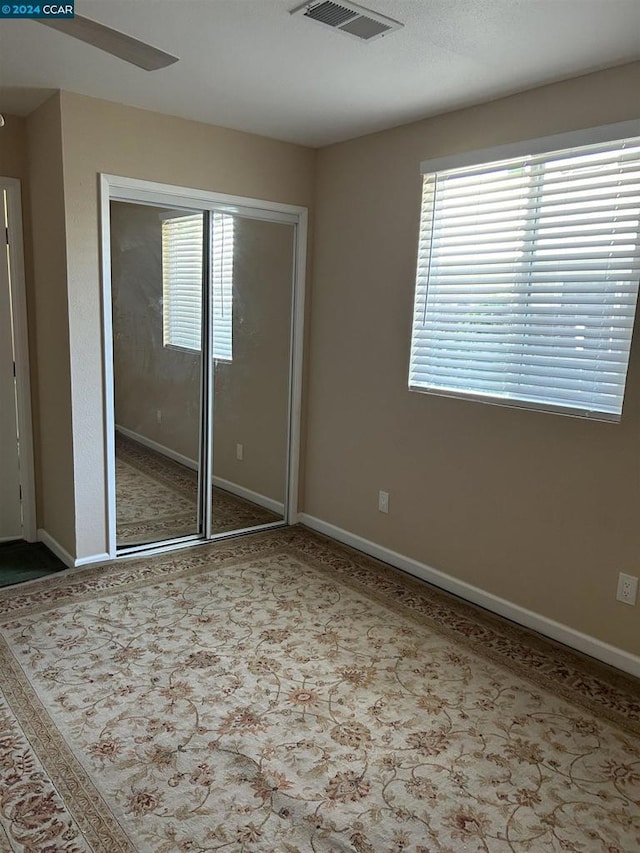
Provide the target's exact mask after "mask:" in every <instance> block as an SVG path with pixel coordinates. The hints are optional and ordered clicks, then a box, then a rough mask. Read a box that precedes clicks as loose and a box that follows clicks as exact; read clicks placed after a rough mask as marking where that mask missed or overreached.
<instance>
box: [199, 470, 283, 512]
mask: <svg viewBox="0 0 640 853" xmlns="http://www.w3.org/2000/svg"><path fill="white" fill-rule="evenodd" d="M213 485H214V486H215V487H216V488H217V489H224V490H225V492H231V494H232V495H237V497H239V498H244V499H245V500H246V501H251V503H254V504H258V506H262V507H264V508H265V509H270V510H271V512H275V513H277V514H278V515H282V516H284V504H283V503H280V502H279V501H276V500H274V499H273V498H268V497H267V496H266V495H261V494H259V493H258V492H253V491H252V490H251V489H246V488H245V487H244V486H239V485H238V484H237V483H232V482H231V481H230V480H223V479H222V477H214V478H213Z"/></svg>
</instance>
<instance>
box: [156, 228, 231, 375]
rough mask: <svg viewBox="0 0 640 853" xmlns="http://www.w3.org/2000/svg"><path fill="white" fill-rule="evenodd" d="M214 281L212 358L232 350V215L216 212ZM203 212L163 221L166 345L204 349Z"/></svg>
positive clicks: (227, 358) (227, 357)
mask: <svg viewBox="0 0 640 853" xmlns="http://www.w3.org/2000/svg"><path fill="white" fill-rule="evenodd" d="M211 218H212V221H213V237H212V243H211V285H212V313H213V318H212V324H213V357H214V358H216V359H222V360H225V361H231V358H232V354H233V243H234V222H233V217H232V216H228V215H226V214H223V213H213V214H212V217H211ZM203 239H204V235H203V217H202V214H200V213H197V214H190V215H188V216H180V217H176V218H169V219H165V220H163V222H162V277H163V321H164V329H163V335H164V345H165V346H171V347H180V348H182V349H189V350H200V349H201V340H202V263H203V260H202V247H203Z"/></svg>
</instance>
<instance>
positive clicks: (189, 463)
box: [116, 424, 198, 471]
mask: <svg viewBox="0 0 640 853" xmlns="http://www.w3.org/2000/svg"><path fill="white" fill-rule="evenodd" d="M116 432H120V433H122V435H126V437H127V438H131V439H133V441H137V442H138V444H142V445H144V446H145V447H148V448H149V449H150V450H155V451H156V453H160V454H161V455H162V456H167V457H168V458H169V459H173V461H174V462H179V463H180V465H184V466H185V467H186V468H191V469H192V470H193V471H197V470H198V463H197V462H196V460H195V459H189V457H188V456H183V455H182V453H177V452H176V451H175V450H171V448H170V447H165V445H164V444H159V443H158V442H157V441H153V439H151V438H147V436H146V435H140V433H139V432H134V431H133V430H132V429H128V428H127V427H123V426H118V425H117V424H116Z"/></svg>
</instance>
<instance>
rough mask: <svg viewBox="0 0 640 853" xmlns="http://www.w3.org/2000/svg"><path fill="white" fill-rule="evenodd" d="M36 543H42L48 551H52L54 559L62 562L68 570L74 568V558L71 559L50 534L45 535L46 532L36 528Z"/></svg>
mask: <svg viewBox="0 0 640 853" xmlns="http://www.w3.org/2000/svg"><path fill="white" fill-rule="evenodd" d="M38 542H42V544H43V545H46V546H47V548H48V549H49V550H50V551H53V553H54V554H55V555H56V557H57V558H58V559H59V560H62V562H63V563H64V564H65V566H67V567H68V568H70V569H71V568H73V566H75V557H72V556H71V554H70V553H69V552H68V551H67V550H66V549H65V548H63V547H62V545H61V544H60V543H59V542H58V541H57V540H56V539H54V538H53V536H51V534H49V533H47V531H46V530H42V528H38Z"/></svg>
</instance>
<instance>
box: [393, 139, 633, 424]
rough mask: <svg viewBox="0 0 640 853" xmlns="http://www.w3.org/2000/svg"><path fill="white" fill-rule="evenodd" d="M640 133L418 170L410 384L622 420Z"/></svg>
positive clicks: (631, 295)
mask: <svg viewBox="0 0 640 853" xmlns="http://www.w3.org/2000/svg"><path fill="white" fill-rule="evenodd" d="M639 221H640V139H637V138H635V139H627V140H622V141H620V140H618V141H616V142H613V143H611V142H608V143H603V144H598V145H592V146H583V147H580V148H572V149H566V150H563V151H555V152H552V153H547V154H543V155H536V156H527V157H518V158H516V159H512V160H508V161H503V162H498V163H486V164H484V165H482V166H474V167H467V168H464V169H449V170H447V171H442V172H435V173H432V174H425V176H424V188H423V199H422V212H421V224H420V238H419V251H418V269H417V277H416V294H415V303H414V317H413V335H412V344H411V363H410V371H409V387H410V388H412V389H416V390H428V391H432V392H436V393H443V394H449V395H453V396H463V397H472V398H476V399H485V400H489V401H494V402H503V403H507V404H509V405H520V406H525V407H531V408H542V409H546V410H552V411H561V412H566V413H570V414H581V415H585V416H593V417H598V418H601V419H605V420H619V419H620V416H621V412H622V403H623V397H624V388H625V381H626V374H627V367H628V362H629V350H630V345H631V335H632V330H633V322H634V316H635V307H636V300H637V294H638V277H639V272H640V258H639Z"/></svg>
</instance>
